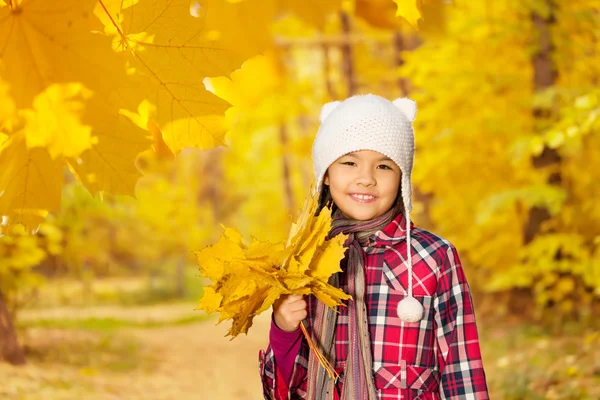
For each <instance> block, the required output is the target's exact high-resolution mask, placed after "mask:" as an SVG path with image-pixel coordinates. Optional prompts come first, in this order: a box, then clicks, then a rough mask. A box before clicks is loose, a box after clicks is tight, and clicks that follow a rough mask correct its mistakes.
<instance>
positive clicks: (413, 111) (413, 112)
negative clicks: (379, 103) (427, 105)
mask: <svg viewBox="0 0 600 400" xmlns="http://www.w3.org/2000/svg"><path fill="white" fill-rule="evenodd" d="M392 104H394V105H395V106H396V108H398V109H399V110H400V111H402V112H403V113H404V115H406V117H407V118H408V119H409V120H410V122H414V121H415V118H416V117H417V103H415V101H414V100H411V99H409V98H408V97H402V98H399V99H396V100H394V101H392Z"/></svg>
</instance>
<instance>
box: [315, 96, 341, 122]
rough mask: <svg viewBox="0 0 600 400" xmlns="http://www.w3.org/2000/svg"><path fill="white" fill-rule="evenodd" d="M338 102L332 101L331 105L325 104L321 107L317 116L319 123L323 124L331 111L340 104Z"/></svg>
mask: <svg viewBox="0 0 600 400" xmlns="http://www.w3.org/2000/svg"><path fill="white" fill-rule="evenodd" d="M340 103H341V102H340V101H332V102H331V103H326V104H324V105H323V107H321V115H319V121H320V122H321V123H323V121H325V119H326V118H327V117H328V116H329V114H331V112H332V111H333V110H335V108H336V107H337V106H338V105H339V104H340Z"/></svg>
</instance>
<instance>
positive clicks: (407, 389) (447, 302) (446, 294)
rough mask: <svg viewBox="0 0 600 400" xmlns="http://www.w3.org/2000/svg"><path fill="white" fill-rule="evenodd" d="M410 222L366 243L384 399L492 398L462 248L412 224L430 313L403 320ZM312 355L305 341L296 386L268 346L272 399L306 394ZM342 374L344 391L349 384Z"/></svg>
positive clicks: (416, 290) (343, 339) (343, 329)
mask: <svg viewBox="0 0 600 400" xmlns="http://www.w3.org/2000/svg"><path fill="white" fill-rule="evenodd" d="M405 221H406V220H405V219H404V216H403V215H402V214H400V215H398V217H396V218H395V219H394V220H393V221H392V222H390V223H389V224H388V225H386V226H385V227H384V228H383V229H382V230H380V231H379V232H377V233H375V234H374V235H373V236H372V237H371V238H370V239H369V243H368V246H367V247H365V253H366V254H367V264H366V268H365V274H366V291H367V293H366V301H367V312H368V314H369V330H370V334H371V349H372V353H373V377H374V381H375V387H376V388H377V394H378V398H379V399H386V400H400V399H403V400H416V399H419V400H437V399H478V400H479V399H488V398H489V396H488V391H487V385H486V381H485V373H484V370H483V363H482V360H481V353H480V349H479V337H478V334H477V326H476V323H475V314H474V312H473V304H472V299H471V294H470V291H469V285H468V284H467V280H466V277H465V274H464V271H463V268H462V266H461V263H460V260H459V258H458V254H457V252H456V249H455V248H454V246H453V245H452V244H451V243H450V242H448V241H447V240H445V239H443V238H440V237H439V236H436V235H434V234H432V233H430V232H427V231H425V230H422V229H419V228H414V227H413V225H412V223H411V246H412V248H411V250H412V251H411V254H412V257H413V260H412V261H413V275H414V280H413V295H414V297H415V298H416V299H417V300H419V301H420V302H421V304H422V305H423V308H424V310H425V311H424V317H423V319H422V320H421V321H420V322H414V323H409V322H403V321H401V320H400V318H399V317H398V314H397V306H398V303H399V302H400V301H401V300H402V299H403V298H404V297H405V296H406V295H407V288H408V281H407V278H408V268H407V266H406V262H405V260H406V254H407V252H406V240H405V239H406V235H405V234H406V230H405V229H402V227H404V226H406V222H405ZM344 263H345V261H342V267H344V265H343V264H344ZM343 269H345V268H343ZM340 274H341V275H340V286H341V287H342V288H343V289H344V290H345V291H347V290H348V288H347V279H346V275H345V273H344V272H341V273H340ZM315 310H316V299H315V298H314V297H313V296H310V297H309V299H308V318H307V322H308V324H307V325H308V327H309V329H310V327H311V320H312V318H313V316H314V312H315ZM339 310H340V315H339V316H338V321H337V327H336V363H335V364H336V365H335V367H336V369H337V370H338V371H341V370H342V369H343V367H344V361H345V360H346V358H347V354H348V351H347V347H348V313H347V308H345V307H340V309H339ZM308 352H309V349H308V345H307V344H306V341H305V340H304V339H303V343H302V346H301V348H300V352H299V354H298V356H297V357H296V361H295V365H294V370H293V373H292V378H291V382H290V384H289V388H288V385H286V382H285V381H284V380H283V379H282V378H281V374H279V373H278V369H277V364H276V362H275V357H274V355H273V351H272V349H271V347H270V346H269V347H268V348H267V350H266V351H262V350H261V352H260V354H259V367H260V374H261V377H262V382H263V394H264V397H265V399H288V398H289V399H304V398H305V397H306V396H305V395H306V372H307V358H308ZM341 378H342V379H341V380H340V382H339V383H338V387H337V389H338V391H339V392H341V385H343V381H344V379H343V376H342V377H341ZM336 397H337V396H336Z"/></svg>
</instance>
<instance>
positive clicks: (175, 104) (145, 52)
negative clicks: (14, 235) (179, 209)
mask: <svg viewBox="0 0 600 400" xmlns="http://www.w3.org/2000/svg"><path fill="white" fill-rule="evenodd" d="M250 3H252V4H250ZM2 4H3V5H4V6H3V7H0V67H1V69H0V71H1V76H0V97H2V99H3V100H7V101H3V104H2V106H0V129H1V130H2V142H3V144H2V148H1V149H0V152H6V151H8V150H7V149H14V148H16V147H18V148H19V149H20V150H19V151H18V152H17V153H16V154H19V155H20V156H19V157H20V158H19V157H17V156H15V155H14V154H0V159H2V160H3V162H4V164H3V169H4V170H3V174H2V175H1V176H0V215H12V216H15V215H21V216H22V215H24V214H25V213H27V212H29V211H31V210H29V211H28V207H33V206H35V207H41V208H42V209H46V210H56V207H57V201H56V199H57V198H60V190H61V186H60V185H59V184H58V183H60V182H62V177H61V176H59V175H60V174H62V170H61V168H54V167H53V168H49V169H46V171H44V173H43V174H40V173H39V172H38V171H37V170H36V169H38V168H40V165H41V164H40V163H39V162H29V161H28V160H32V159H39V157H41V158H43V159H46V158H48V156H51V157H50V158H51V159H52V163H57V165H63V166H64V165H67V166H68V167H69V168H70V169H71V170H72V171H73V172H74V173H75V174H76V176H77V179H78V180H79V181H80V182H81V183H83V184H84V185H85V186H86V187H87V188H88V189H89V190H90V191H91V192H92V193H93V194H96V193H97V192H99V191H108V192H112V193H115V194H130V195H133V193H134V191H133V188H134V186H135V183H136V181H137V179H138V178H139V176H140V173H139V171H138V170H137V169H136V167H135V159H136V156H137V155H138V154H139V153H140V152H141V151H143V150H145V149H147V148H149V146H150V144H151V140H150V136H151V135H149V134H148V132H147V131H146V125H145V124H138V123H134V122H133V121H132V120H131V118H130V116H131V114H132V113H135V110H137V109H138V107H139V106H140V104H142V103H143V101H144V100H149V101H150V102H152V103H153V104H154V105H155V106H156V108H155V110H156V112H155V114H154V115H152V116H149V117H151V118H152V119H155V120H157V121H158V123H159V126H160V128H162V130H163V133H164V136H165V140H166V142H167V144H168V145H169V146H170V147H171V149H173V150H174V151H179V150H180V149H182V148H183V147H187V146H193V147H204V148H207V147H214V146H216V145H218V144H221V143H222V137H223V134H224V132H225V129H224V127H223V124H222V118H223V117H222V115H220V114H221V113H222V112H223V111H224V110H225V108H226V107H227V103H226V102H224V101H222V100H220V99H218V98H217V97H216V96H214V95H212V94H211V93H209V92H207V91H206V90H205V89H204V85H203V83H202V81H203V78H204V77H205V76H209V75H210V76H216V75H222V74H228V73H229V72H231V70H233V69H235V68H237V67H239V65H241V63H242V61H243V60H245V59H246V58H249V57H250V56H251V55H254V54H255V53H256V52H258V51H259V50H257V49H259V48H262V47H263V46H264V45H265V41H266V39H267V38H268V33H269V32H268V29H269V23H268V22H269V21H267V20H268V19H269V18H271V17H272V15H271V14H272V13H269V12H263V11H264V10H261V9H260V7H258V6H257V4H258V2H257V1H255V2H250V1H245V2H243V4H232V3H231V2H222V1H203V2H202V7H201V8H197V9H196V10H195V12H194V13H191V11H190V2H189V1H181V0H171V1H166V0H164V1H150V0H141V1H136V0H124V1H121V0H118V1H114V0H106V1H102V0H98V1H97V0H64V1H61V2H59V3H57V2H44V1H36V0H23V1H17V0H15V1H12V2H10V5H8V6H7V5H6V4H4V3H2ZM121 7H123V9H121ZM98 10H100V12H99V11H98ZM192 14H194V15H192ZM254 14H256V15H254ZM98 15H101V16H103V20H102V21H101V20H100V19H99V18H98ZM107 21H108V22H107ZM107 24H111V26H112V27H113V28H114V32H105V27H106V25H107ZM117 28H118V29H117ZM254 33H255V34H254ZM74 85H76V86H74ZM74 88H76V89H74ZM74 93H75V94H77V96H79V98H77V99H74V98H73V96H74ZM7 104H8V105H9V106H6V105H7ZM73 106H76V109H73V108H72V107H73ZM56 111H59V113H58V114H57V113H56ZM49 115H52V116H57V115H64V116H65V118H66V120H67V121H69V123H68V124H64V125H61V124H55V126H56V127H62V128H64V129H67V130H68V131H64V132H58V131H57V130H56V129H55V130H54V131H51V130H50V129H45V130H42V131H40V132H38V131H37V130H36V128H35V124H36V123H38V125H37V126H38V127H40V126H42V127H44V128H50V126H49V127H45V126H43V125H41V124H39V122H43V119H44V118H45V117H44V116H49ZM29 123H31V125H28V124H29ZM27 128H29V129H27ZM23 129H25V130H24V132H25V137H26V138H27V140H26V142H25V143H26V144H27V147H25V148H22V146H21V144H22V140H21V138H20V137H14V138H11V136H14V134H15V132H21V131H23ZM90 129H91V131H90ZM69 137H70V138H77V139H78V140H67V138H69ZM33 149H35V155H32V154H31V153H30V150H33ZM48 150H49V151H50V153H48ZM6 163H12V164H13V165H12V166H8V165H7V164H6ZM54 173H56V174H55V175H53V174H54ZM36 175H37V177H38V178H40V179H43V180H44V181H36V182H37V183H36V184H35V185H32V184H31V183H32V182H33V181H32V178H31V177H32V176H36ZM36 179H37V178H36ZM15 220H16V221H15V222H24V221H23V220H22V219H20V218H15Z"/></svg>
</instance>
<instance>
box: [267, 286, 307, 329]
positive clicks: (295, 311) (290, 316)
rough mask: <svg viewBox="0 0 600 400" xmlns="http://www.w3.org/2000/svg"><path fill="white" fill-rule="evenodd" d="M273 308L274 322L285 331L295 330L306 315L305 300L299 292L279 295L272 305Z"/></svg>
mask: <svg viewBox="0 0 600 400" xmlns="http://www.w3.org/2000/svg"><path fill="white" fill-rule="evenodd" d="M273 310H274V311H273V318H274V319H275V324H276V325H277V326H278V327H279V329H281V330H282V331H286V332H293V331H295V330H297V329H298V327H299V326H300V322H302V320H303V319H304V318H306V315H307V312H306V301H305V300H304V296H302V295H299V294H293V295H284V296H281V297H280V298H279V300H277V301H276V302H275V304H274V305H273Z"/></svg>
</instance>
